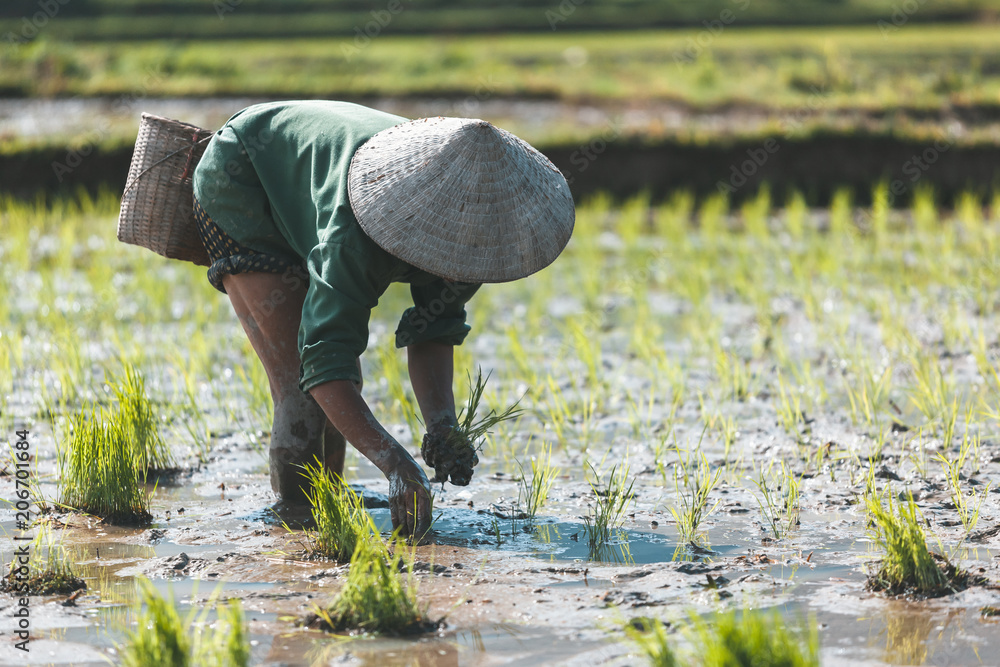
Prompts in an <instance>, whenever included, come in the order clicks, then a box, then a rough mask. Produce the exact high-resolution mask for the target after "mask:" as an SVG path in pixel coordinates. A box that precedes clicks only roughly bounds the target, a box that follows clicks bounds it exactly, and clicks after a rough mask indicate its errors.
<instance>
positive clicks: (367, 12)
mask: <svg viewBox="0 0 1000 667" xmlns="http://www.w3.org/2000/svg"><path fill="white" fill-rule="evenodd" d="M60 4H61V6H59V7H58V11H57V12H55V11H52V10H51V9H50V10H48V12H46V9H45V8H43V7H42V5H41V4H40V3H39V2H38V1H37V0H6V1H5V2H4V3H3V4H2V5H0V35H3V34H4V33H6V32H8V31H11V32H14V34H16V35H21V32H20V31H21V30H24V23H23V18H24V17H32V16H35V15H36V14H38V13H39V10H41V11H42V12H46V13H48V14H51V15H52V16H51V19H50V20H46V21H38V22H37V23H39V24H40V26H41V28H42V30H43V31H44V32H45V33H46V34H47V35H48V36H49V37H50V38H54V39H73V40H105V39H122V38H126V39H135V38H180V39H190V38H192V37H198V38H226V39H233V38H246V37H277V36H281V37H289V36H296V37H303V36H324V37H325V36H329V35H335V36H339V35H345V34H346V35H352V34H354V29H355V27H361V28H362V29H363V28H364V27H365V26H366V25H367V24H369V23H370V22H371V21H372V20H373V18H381V21H380V22H379V24H378V30H379V32H381V31H383V30H384V31H385V32H391V33H395V34H399V33H441V32H455V33H460V32H466V31H488V32H493V31H499V30H504V31H511V30H519V31H531V30H540V31H546V32H548V31H551V30H552V28H553V27H556V28H558V29H571V30H572V29H605V30H607V29H629V28H648V27H653V26H657V27H659V26H671V27H676V26H696V27H698V28H699V29H700V28H701V27H702V22H703V21H712V20H716V21H718V20H720V17H724V16H727V15H724V14H723V12H724V11H726V10H729V11H730V12H731V16H732V17H733V20H738V21H739V22H740V23H741V24H743V25H772V24H773V25H788V24H792V25H804V24H809V25H837V24H859V23H875V22H876V21H878V20H880V19H882V20H890V19H891V17H892V16H893V13H894V12H896V11H897V7H898V6H899V5H901V4H902V3H899V2H896V1H895V0H837V1H836V2H831V1H829V0H799V1H798V2H794V3H791V2H787V1H786V0H753V2H745V1H744V0H738V1H737V0H700V1H699V2H685V1H683V0H588V1H587V2H574V3H572V4H571V5H561V4H560V3H559V2H553V1H552V0H514V1H513V2H507V1H505V0H421V2H420V3H414V2H412V0H400V1H399V2H398V4H395V5H390V3H389V2H388V0H383V1H382V2H366V1H365V0H334V1H331V2H321V1H319V0H283V1H282V2H280V3H277V2H271V1H269V0H217V1H210V0H154V1H152V2H149V1H147V0H89V1H88V0H74V2H71V3H60ZM390 7H397V8H398V9H397V10H396V11H394V12H392V13H391V14H390V13H389V12H388V9H389V8H390ZM997 11H1000V2H998V0H937V1H936V2H933V3H926V4H923V3H921V5H920V6H919V11H910V12H905V11H901V12H899V13H900V15H901V16H903V17H905V19H906V21H907V23H924V22H930V21H948V20H951V21H954V20H971V19H977V18H979V17H982V16H990V15H991V14H995V13H996V12H997ZM372 12H377V13H378V17H376V16H373V14H372ZM45 18H48V17H45ZM30 32H31V31H30V28H29V29H27V34H30Z"/></svg>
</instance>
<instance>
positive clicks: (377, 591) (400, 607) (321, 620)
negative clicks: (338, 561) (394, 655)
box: [304, 541, 441, 635]
mask: <svg viewBox="0 0 1000 667" xmlns="http://www.w3.org/2000/svg"><path fill="white" fill-rule="evenodd" d="M405 553H407V551H406V548H405V546H404V545H403V544H402V543H401V542H397V544H396V549H395V555H389V554H388V552H387V550H386V549H385V546H384V545H383V544H382V542H381V541H379V542H374V541H363V542H359V543H358V545H357V548H356V549H355V551H354V555H353V557H352V558H351V567H350V570H349V571H348V573H347V581H346V582H345V583H344V587H343V588H342V589H341V590H340V592H339V593H338V594H337V596H336V597H335V598H334V599H333V601H332V602H331V603H330V604H329V605H328V606H326V607H325V608H319V607H317V608H316V609H315V610H314V613H313V614H310V615H309V616H308V617H306V619H304V623H305V624H306V625H309V626H312V627H318V628H320V629H323V630H326V631H328V632H343V631H351V632H364V633H378V634H392V635H412V634H417V633H421V632H430V631H433V630H435V629H437V628H438V627H439V626H440V625H441V621H432V620H430V619H428V618H427V612H426V608H421V606H420V604H419V603H418V601H417V582H416V579H415V577H414V574H413V556H412V554H411V555H409V556H408V557H404V556H403V555H402V554H405Z"/></svg>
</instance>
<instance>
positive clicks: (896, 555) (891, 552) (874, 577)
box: [866, 493, 951, 595]
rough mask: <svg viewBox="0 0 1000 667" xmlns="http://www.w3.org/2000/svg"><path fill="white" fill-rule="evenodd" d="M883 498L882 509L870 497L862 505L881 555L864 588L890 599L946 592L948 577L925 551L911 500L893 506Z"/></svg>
mask: <svg viewBox="0 0 1000 667" xmlns="http://www.w3.org/2000/svg"><path fill="white" fill-rule="evenodd" d="M885 495H886V503H885V505H883V503H882V499H881V498H880V497H879V496H878V494H874V493H873V494H869V495H868V497H867V501H866V502H867V509H868V519H869V522H870V526H871V528H870V530H871V533H872V535H873V537H874V538H875V540H876V542H877V543H878V546H879V548H880V549H881V550H882V552H883V556H882V560H881V562H880V563H879V566H878V569H877V570H876V571H875V572H874V573H873V574H870V575H869V576H868V587H869V588H871V589H872V590H876V591H884V592H886V593H889V594H890V595H898V594H900V593H917V594H923V595H940V594H943V593H946V592H949V591H950V590H951V588H950V586H949V582H948V577H947V576H946V575H945V573H944V572H942V570H941V568H940V567H939V566H938V563H937V561H936V560H935V559H934V556H933V555H931V552H930V551H929V550H928V548H927V535H926V534H925V533H924V528H923V526H922V525H921V517H920V516H919V513H918V510H917V505H916V503H915V502H913V498H912V497H911V498H910V499H909V500H907V501H905V502H897V503H894V502H893V500H892V496H891V495H890V494H885Z"/></svg>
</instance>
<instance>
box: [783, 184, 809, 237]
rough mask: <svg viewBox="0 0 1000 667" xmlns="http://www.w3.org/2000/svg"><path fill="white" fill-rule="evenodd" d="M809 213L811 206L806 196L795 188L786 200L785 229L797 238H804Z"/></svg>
mask: <svg viewBox="0 0 1000 667" xmlns="http://www.w3.org/2000/svg"><path fill="white" fill-rule="evenodd" d="M808 215H809V207H808V206H807V205H806V200H805V197H803V196H802V193H801V192H799V191H798V190H793V191H792V192H790V193H789V195H788V200H787V201H786V202H785V219H784V222H785V229H786V230H787V231H788V234H789V235H790V236H791V237H792V238H793V239H796V240H799V239H801V238H802V236H803V234H804V233H805V229H806V222H807V218H808Z"/></svg>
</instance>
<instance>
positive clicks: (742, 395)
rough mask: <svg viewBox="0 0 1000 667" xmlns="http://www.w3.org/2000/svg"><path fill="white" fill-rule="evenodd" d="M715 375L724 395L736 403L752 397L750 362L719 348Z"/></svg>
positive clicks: (716, 353) (716, 355) (716, 354)
mask: <svg viewBox="0 0 1000 667" xmlns="http://www.w3.org/2000/svg"><path fill="white" fill-rule="evenodd" d="M715 373H716V376H717V378H718V381H719V384H720V385H721V386H722V389H723V395H725V396H728V397H729V398H730V399H732V400H734V401H745V400H747V399H748V398H749V397H750V394H751V386H750V385H751V382H752V380H753V375H752V374H751V373H750V362H748V361H746V360H745V359H740V358H739V357H738V356H737V355H736V354H734V353H732V352H730V351H728V350H724V349H722V348H721V347H719V348H717V349H716V352H715Z"/></svg>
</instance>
